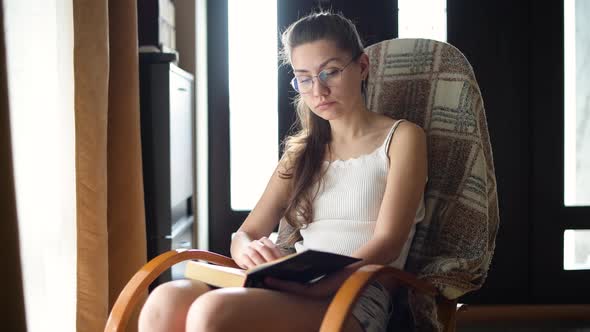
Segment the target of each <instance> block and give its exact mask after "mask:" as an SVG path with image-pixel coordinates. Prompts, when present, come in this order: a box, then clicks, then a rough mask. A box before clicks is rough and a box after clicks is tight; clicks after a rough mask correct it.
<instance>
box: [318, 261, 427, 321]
mask: <svg viewBox="0 0 590 332" xmlns="http://www.w3.org/2000/svg"><path fill="white" fill-rule="evenodd" d="M380 278H394V279H396V280H397V281H398V282H400V283H401V284H403V285H405V286H408V287H411V288H413V289H415V290H417V291H419V292H422V293H424V294H427V295H432V296H437V295H439V292H438V290H437V289H436V287H434V286H433V285H432V284H430V283H428V282H426V281H424V280H421V279H418V278H417V277H416V276H415V275H413V274H411V273H409V272H406V271H402V270H400V269H396V268H394V267H392V266H383V265H373V264H371V265H365V266H363V267H361V268H360V269H358V270H357V271H356V272H354V273H353V274H352V275H350V277H348V279H346V281H345V282H344V283H343V284H342V286H340V289H338V292H336V295H335V296H334V298H333V299H332V302H331V303H330V305H329V306H328V310H327V311H326V315H325V316H324V319H323V321H322V325H321V326H320V332H334V331H342V329H343V327H344V323H345V322H346V318H347V317H348V316H349V314H350V313H351V311H352V308H353V305H354V304H355V303H356V300H357V299H358V298H359V296H360V295H361V293H362V292H363V291H364V290H365V288H366V287H367V286H368V285H369V284H370V283H371V282H372V281H374V280H377V279H380Z"/></svg>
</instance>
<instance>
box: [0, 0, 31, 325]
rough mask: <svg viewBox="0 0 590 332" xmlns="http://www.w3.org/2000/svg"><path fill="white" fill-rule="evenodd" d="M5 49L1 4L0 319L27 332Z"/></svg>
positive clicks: (0, 7)
mask: <svg viewBox="0 0 590 332" xmlns="http://www.w3.org/2000/svg"><path fill="white" fill-rule="evenodd" d="M5 47H6V46H5V43H4V11H3V7H2V4H1V3H0V211H2V213H1V215H2V221H1V222H0V262H2V266H3V268H4V269H5V271H9V272H4V273H0V285H2V292H3V293H4V294H3V296H2V297H3V298H4V299H5V300H4V301H3V305H2V307H1V308H0V312H1V314H0V316H1V317H2V318H1V319H0V320H1V321H2V322H3V323H2V329H3V330H6V331H15V332H20V331H26V330H27V329H26V321H25V304H24V299H23V283H22V274H21V265H20V254H19V244H18V243H19V241H18V224H17V219H16V201H15V194H14V177H13V173H12V149H11V143H10V141H11V137H10V119H9V114H8V88H7V87H8V82H7V78H8V73H7V70H6V48H5Z"/></svg>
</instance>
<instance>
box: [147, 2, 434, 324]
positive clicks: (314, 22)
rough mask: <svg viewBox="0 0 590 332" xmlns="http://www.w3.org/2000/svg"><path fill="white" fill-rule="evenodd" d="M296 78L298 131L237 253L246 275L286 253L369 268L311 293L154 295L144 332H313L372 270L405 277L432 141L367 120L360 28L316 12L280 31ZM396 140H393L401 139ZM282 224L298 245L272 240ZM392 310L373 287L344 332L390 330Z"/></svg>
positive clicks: (275, 283) (163, 291)
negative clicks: (347, 289) (309, 253)
mask: <svg viewBox="0 0 590 332" xmlns="http://www.w3.org/2000/svg"><path fill="white" fill-rule="evenodd" d="M283 56H284V60H285V62H286V63H288V64H290V65H291V67H292V69H293V74H294V78H293V80H292V82H291V84H292V86H293V88H294V89H295V90H296V91H297V92H298V93H299V95H298V98H297V99H296V108H297V114H298V118H299V124H300V128H301V129H300V131H299V132H298V133H297V134H295V135H294V136H291V137H289V138H288V139H287V141H286V146H285V147H286V149H285V151H286V152H285V154H284V156H283V158H282V159H281V161H280V162H279V164H278V166H277V168H276V170H275V172H274V174H273V175H272V177H271V179H270V181H269V183H268V185H267V187H266V190H265V192H264V194H263V195H262V197H261V198H260V200H259V202H258V204H257V205H256V207H255V208H254V209H253V210H252V212H251V213H250V215H249V216H248V217H247V218H246V220H245V221H244V223H243V224H242V226H241V227H240V228H239V230H238V231H237V233H236V234H235V236H234V238H233V240H232V244H231V255H232V257H233V259H234V260H235V261H236V263H237V264H238V265H240V266H242V267H244V268H250V267H253V266H256V265H258V264H261V263H264V262H268V261H272V260H274V259H277V258H279V257H281V256H282V255H283V251H282V250H280V247H282V246H291V247H294V248H295V249H296V250H298V251H300V250H303V249H305V248H313V249H318V250H324V251H332V252H338V253H342V254H347V255H351V256H354V257H359V258H362V261H360V262H358V263H356V264H354V265H351V266H350V267H349V268H346V269H343V270H342V271H340V272H338V273H335V274H333V275H330V276H329V277H326V278H323V279H321V280H320V281H318V282H316V283H315V284H313V285H311V286H306V285H301V284H297V283H291V282H284V281H279V280H272V279H269V280H267V281H266V282H267V284H268V285H269V286H270V287H271V288H272V289H250V288H223V289H214V290H212V289H211V288H210V287H209V286H207V285H205V284H203V283H201V282H198V281H189V280H177V281H172V282H169V283H166V284H163V285H161V286H159V287H157V288H156V289H155V290H154V291H153V292H152V294H151V295H150V296H149V298H148V300H147V302H146V304H145V305H144V307H143V309H142V311H141V314H140V319H139V328H140V331H185V330H186V331H249V330H251V331H317V329H318V328H319V326H320V323H321V320H322V317H323V316H324V313H325V311H326V309H327V306H328V305H329V303H330V300H331V298H332V296H333V295H334V294H335V292H336V291H337V290H338V288H339V287H340V285H341V284H342V283H343V282H344V280H345V279H346V278H347V277H348V276H349V275H350V274H351V273H352V272H354V271H355V270H356V269H358V268H359V267H360V266H362V265H365V264H383V265H393V266H397V267H400V268H403V266H404V263H405V260H406V256H407V254H408V249H409V245H410V243H411V240H412V237H413V232H414V227H415V224H416V223H417V222H419V221H420V220H422V218H423V216H424V203H423V192H424V186H425V184H426V178H427V161H426V138H425V134H424V132H423V130H422V129H421V128H420V127H418V126H416V125H414V124H412V123H410V122H409V121H403V120H398V119H392V118H389V117H387V116H384V115H381V114H378V113H374V112H370V111H369V110H368V109H367V107H366V106H365V103H364V95H365V82H366V79H367V75H368V72H369V58H368V56H367V55H366V54H365V53H364V52H363V46H362V43H361V41H360V38H359V35H358V33H357V31H356V28H355V26H354V25H353V23H352V22H351V21H350V20H348V19H346V18H344V17H343V16H341V15H339V14H332V13H329V12H319V13H314V14H311V15H309V16H307V17H304V18H302V19H300V20H298V21H297V22H295V23H293V24H292V25H291V26H290V27H289V28H288V29H287V30H286V31H285V32H284V33H283ZM394 133H395V135H394ZM281 218H284V219H285V220H286V221H287V222H288V223H289V224H290V225H291V226H292V228H293V233H292V234H291V236H290V237H289V238H288V239H286V240H285V241H283V242H284V243H279V244H277V245H275V244H274V243H272V242H271V241H270V240H269V239H268V236H269V234H270V233H271V232H272V231H273V229H274V228H275V227H276V226H277V224H278V223H279V221H280V220H281ZM391 311H392V307H391V300H390V297H389V293H388V291H387V290H386V289H385V288H384V287H383V286H382V285H381V284H379V283H373V284H371V285H370V286H369V288H368V289H367V290H366V291H365V292H364V293H363V295H362V297H361V299H360V300H359V302H358V304H357V305H356V307H355V308H354V310H353V315H351V317H350V318H349V320H348V322H347V326H346V330H347V331H384V330H385V327H386V324H387V321H388V320H389V316H390V315H391Z"/></svg>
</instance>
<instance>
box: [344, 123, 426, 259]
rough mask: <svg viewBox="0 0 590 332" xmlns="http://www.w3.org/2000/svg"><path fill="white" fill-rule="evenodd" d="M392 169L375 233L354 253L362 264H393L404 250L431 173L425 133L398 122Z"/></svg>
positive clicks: (409, 124)
mask: <svg viewBox="0 0 590 332" xmlns="http://www.w3.org/2000/svg"><path fill="white" fill-rule="evenodd" d="M388 156H389V160H390V166H389V172H388V175H387V185H386V186H385V194H384V195H383V201H382V202H381V207H380V209H379V215H378V218H377V223H376V225H375V231H374V232H373V237H372V238H371V240H370V241H369V242H367V243H366V244H365V245H363V246H362V247H361V248H359V249H358V250H357V251H356V252H355V253H354V254H353V256H355V257H360V258H363V261H362V263H363V264H383V265H386V264H390V263H391V262H393V261H394V260H395V259H397V258H398V257H399V255H400V253H401V251H402V248H403V246H404V244H405V243H406V241H407V239H408V235H409V233H410V230H411V229H412V226H413V224H414V219H415V218H416V212H417V210H418V206H419V204H420V201H421V199H422V197H423V194H424V188H425V185H426V179H427V176H428V161H427V146H426V134H425V133H424V130H422V128H420V127H418V126H417V125H415V124H413V123H410V122H402V123H400V124H399V126H398V128H397V129H396V131H395V134H394V136H393V138H392V139H391V142H390V146H389V153H388Z"/></svg>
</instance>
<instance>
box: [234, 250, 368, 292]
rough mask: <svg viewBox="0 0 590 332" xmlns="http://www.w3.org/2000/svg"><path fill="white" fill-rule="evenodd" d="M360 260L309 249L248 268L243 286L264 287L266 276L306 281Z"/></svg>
mask: <svg viewBox="0 0 590 332" xmlns="http://www.w3.org/2000/svg"><path fill="white" fill-rule="evenodd" d="M360 260H361V259H360V258H354V257H350V256H345V255H340V254H335V253H330V252H324V251H317V250H310V249H309V250H306V251H303V252H300V253H296V254H292V255H289V256H286V257H284V258H282V259H279V261H274V262H270V263H266V264H262V265H259V266H256V267H255V268H252V269H250V270H249V271H248V273H247V279H246V283H245V285H244V286H246V287H264V286H263V284H264V283H263V280H264V278H266V277H273V278H276V279H281V280H286V281H296V282H301V283H307V282H310V281H312V280H315V279H317V278H319V277H322V276H324V275H327V274H330V273H332V272H335V271H337V270H340V269H342V268H344V267H346V266H348V265H350V264H352V263H355V262H358V261H360Z"/></svg>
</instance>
